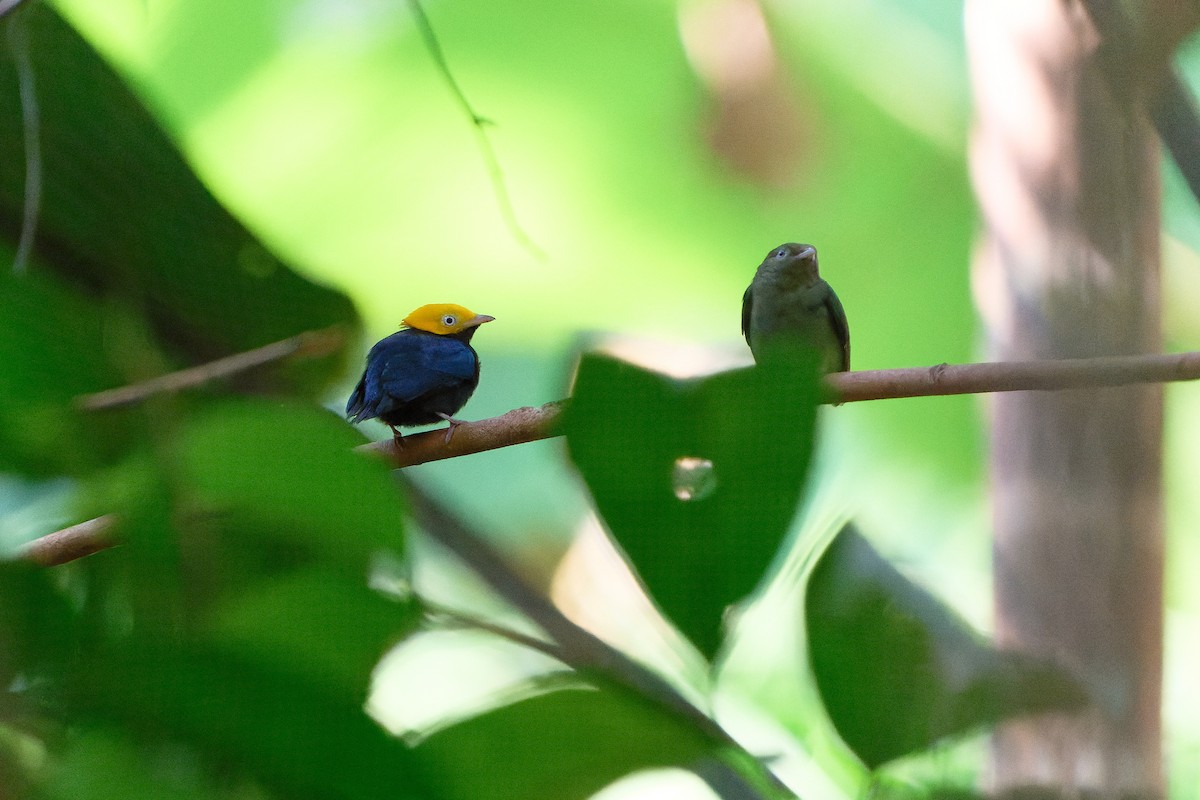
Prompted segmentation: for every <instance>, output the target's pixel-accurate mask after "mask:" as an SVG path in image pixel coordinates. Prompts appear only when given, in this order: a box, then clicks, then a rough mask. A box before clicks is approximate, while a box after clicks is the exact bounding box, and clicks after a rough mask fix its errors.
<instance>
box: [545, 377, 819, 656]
mask: <svg viewBox="0 0 1200 800" xmlns="http://www.w3.org/2000/svg"><path fill="white" fill-rule="evenodd" d="M815 378H816V372H815V370H814V369H813V368H812V364H811V363H809V362H807V361H804V360H800V361H791V362H788V361H782V362H773V363H771V364H767V365H762V366H759V367H756V368H753V369H742V370H735V371H732V372H725V373H721V374H718V375H714V376H712V377H708V378H704V379H698V380H686V381H683V380H676V379H673V378H669V377H667V376H665V375H662V374H659V373H655V372H650V371H647V370H644V369H641V368H639V367H636V366H634V365H632V364H629V363H626V362H623V361H619V360H617V359H614V358H610V357H607V356H601V355H586V356H584V358H583V360H582V361H581V363H580V365H579V372H578V376H577V378H576V382H575V391H574V395H573V400H572V403H571V406H570V408H569V411H568V418H567V444H568V447H569V450H570V454H571V458H572V459H573V460H574V461H575V464H576V466H578V467H579V471H580V472H581V473H582V474H583V477H584V480H585V481H587V485H588V488H589V489H590V490H591V493H592V497H593V498H594V499H595V502H596V508H597V510H598V511H599V512H600V515H601V516H602V517H603V518H604V521H605V523H606V524H607V525H608V528H609V530H610V531H612V533H613V535H614V536H615V537H616V539H617V542H618V543H619V544H620V546H621V548H623V549H624V551H625V553H626V555H628V557H629V558H630V560H631V561H632V562H633V566H634V567H635V568H636V570H637V574H638V575H639V576H640V577H641V579H642V581H644V583H645V585H646V587H647V589H648V590H649V592H650V594H651V596H652V597H653V598H654V600H655V601H656V602H657V603H658V604H659V606H660V607H661V608H662V610H663V611H664V612H665V613H666V614H667V616H668V617H669V618H670V619H671V620H672V621H674V622H675V624H676V625H678V626H679V628H680V630H682V631H683V633H684V634H685V635H686V636H688V638H689V639H691V641H692V642H693V643H694V644H695V645H696V646H697V647H698V648H700V650H701V652H703V653H704V654H705V655H706V656H707V657H710V658H711V657H712V656H714V655H715V654H716V652H717V650H718V648H719V647H720V644H721V642H722V636H723V631H722V619H723V616H724V614H725V611H726V609H727V608H728V607H729V605H730V604H732V603H736V602H737V601H739V600H741V599H742V598H744V597H745V596H746V595H747V594H749V593H750V592H751V591H752V590H753V589H754V587H755V586H756V584H758V582H759V581H760V580H761V579H762V577H763V574H764V572H765V571H766V569H767V567H768V565H769V564H770V563H771V560H772V557H773V556H774V555H775V553H776V551H777V550H778V548H779V546H780V543H781V542H782V540H783V537H784V534H785V532H786V531H787V529H788V525H789V523H790V522H791V519H792V516H793V514H794V513H795V510H796V505H797V503H798V502H799V500H800V496H801V492H802V491H803V488H804V478H805V474H806V472H807V469H808V463H809V457H810V452H811V449H812V440H813V426H814V420H815V413H816V405H817V391H818V388H817V382H816V379H815ZM679 459H700V460H702V461H701V462H700V464H699V466H696V463H697V462H695V461H693V462H686V461H684V462H680V461H679ZM703 461H707V462H711V465H712V466H711V471H708V469H707V467H706V465H705V464H704V463H703ZM681 496H682V497H683V498H685V499H681Z"/></svg>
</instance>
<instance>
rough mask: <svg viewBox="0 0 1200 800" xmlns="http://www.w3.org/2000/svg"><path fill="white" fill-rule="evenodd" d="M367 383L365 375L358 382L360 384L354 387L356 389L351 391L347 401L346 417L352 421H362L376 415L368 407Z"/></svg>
mask: <svg viewBox="0 0 1200 800" xmlns="http://www.w3.org/2000/svg"><path fill="white" fill-rule="evenodd" d="M366 383H367V381H366V376H364V377H363V379H362V380H360V381H359V382H358V386H355V387H354V391H353V392H351V393H350V399H349V400H347V401H346V418H347V419H348V420H350V421H351V422H362V421H363V420H367V419H371V417H373V416H375V415H374V414H372V413H370V411H368V409H367V386H366Z"/></svg>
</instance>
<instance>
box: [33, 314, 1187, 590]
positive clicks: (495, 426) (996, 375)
mask: <svg viewBox="0 0 1200 800" xmlns="http://www.w3.org/2000/svg"><path fill="white" fill-rule="evenodd" d="M317 333H318V334H319V333H321V332H317ZM307 335H311V334H303V335H302V336H307ZM299 338H301V337H293V339H291V340H285V341H287V342H291V341H293V340H294V339H299ZM277 344H283V342H279V343H277ZM272 346H273V345H268V346H267V347H272ZM260 349H265V348H260ZM251 352H252V353H253V352H256V351H251ZM293 352H295V351H293ZM242 355H248V354H246V353H243V354H242ZM214 363H217V362H214ZM197 369H200V368H197ZM173 374H179V373H173ZM1196 379H1200V352H1190V353H1176V354H1171V355H1151V356H1114V357H1111V358H1080V359H1067V360H1061V361H1009V362H997V363H984V364H955V365H952V364H940V365H938V366H936V367H915V368H909V369H884V370H870V371H866V372H842V373H837V374H834V375H830V376H828V377H827V378H826V382H827V383H828V385H829V388H830V395H831V398H832V400H833V401H836V402H839V403H855V402H859V401H862V400H889V399H896V398H901V397H931V396H937V395H951V394H982V393H988V392H1018V391H1052V390H1058V389H1082V388H1089V387H1097V388H1098V387H1104V386H1124V385H1127V384H1131V383H1161V382H1167V381H1191V380H1196ZM137 385H138V386H144V385H145V384H137ZM127 388H133V387H127ZM115 391H116V390H115ZM89 397H95V395H89ZM566 405H567V401H566V400H557V401H554V402H552V403H546V404H545V405H543V406H538V407H536V408H533V407H525V408H518V409H514V410H512V411H509V412H508V413H507V414H502V415H500V416H498V417H492V418H491V419H483V420H479V421H477V422H469V423H466V424H465V425H461V426H460V427H459V428H458V429H457V431H456V432H455V434H454V438H453V439H452V440H451V441H450V443H449V444H447V443H446V442H445V429H441V428H440V429H437V430H432V431H425V432H423V433H416V434H412V435H411V436H406V437H404V441H403V445H402V446H400V447H397V446H396V444H395V442H393V441H392V440H390V439H389V440H387V441H382V442H372V443H371V444H365V445H363V446H362V447H360V448H359V449H360V450H362V451H363V452H367V453H373V454H376V455H379V456H382V457H383V458H385V459H386V460H387V461H388V462H389V463H391V464H392V465H393V466H395V467H397V468H403V467H409V466H413V465H415V464H423V463H425V462H427V461H438V460H441V459H445V458H456V457H458V456H466V455H472V454H474V453H482V452H484V451H486V450H495V449H497V448H500V447H508V446H510V445H515V444H524V443H526V442H534V441H538V440H539V439H549V438H551V437H554V436H560V435H562V433H563V430H562V415H563V411H564V409H565V408H566ZM102 520H109V522H108V523H105V524H99V523H101V521H102ZM88 526H91V527H88ZM110 526H111V518H110V517H101V518H100V519H98V520H91V521H90V522H85V523H83V524H81V525H77V526H75V527H74V528H67V529H65V530H62V531H58V532H56V533H51V534H48V535H46V536H44V537H42V538H41V539H38V540H37V541H36V542H34V543H33V544H31V545H30V549H29V550H27V551H26V557H27V558H31V559H32V560H34V561H36V562H37V563H39V564H46V565H48V566H52V565H55V564H65V563H66V562H68V561H72V560H74V559H76V558H82V557H83V556H85V555H89V554H91V553H93V552H96V551H97V550H103V549H104V548H105V547H110V546H112V544H113V543H114V542H113V540H112V539H111V538H110V534H109V531H108V529H109V527H110ZM68 533H69V534H70V535H66V534H68ZM59 537H61V538H59ZM92 537H95V538H96V541H95V543H93V544H87V542H88V541H89V539H90V538H92ZM88 547H91V548H92V549H88ZM35 548H36V552H37V553H38V555H37V556H36V557H34V556H33V555H31V553H33V552H34V551H35Z"/></svg>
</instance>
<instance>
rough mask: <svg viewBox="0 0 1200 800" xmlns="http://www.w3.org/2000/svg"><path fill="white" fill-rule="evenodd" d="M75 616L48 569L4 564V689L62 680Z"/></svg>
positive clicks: (0, 577)
mask: <svg viewBox="0 0 1200 800" xmlns="http://www.w3.org/2000/svg"><path fill="white" fill-rule="evenodd" d="M76 623H77V619H76V615H75V614H74V612H73V611H72V610H71V607H70V605H69V604H68V603H67V601H66V599H65V598H64V597H63V594H62V592H60V591H59V590H58V589H57V588H55V586H54V585H53V582H52V577H51V575H50V573H48V572H47V571H46V570H45V569H44V568H42V567H38V566H34V565H33V564H23V563H17V562H0V683H2V684H3V685H4V686H5V687H7V688H8V691H10V692H11V691H12V687H13V681H14V679H15V678H17V677H18V676H20V682H21V683H25V684H28V683H30V682H36V681H37V680H38V679H39V678H44V677H46V676H47V673H48V672H52V673H55V674H57V673H58V672H60V671H61V669H62V667H63V665H64V664H65V662H66V660H67V659H68V658H69V657H70V655H71V654H72V652H73V646H74V640H75V636H76V635H77V628H76Z"/></svg>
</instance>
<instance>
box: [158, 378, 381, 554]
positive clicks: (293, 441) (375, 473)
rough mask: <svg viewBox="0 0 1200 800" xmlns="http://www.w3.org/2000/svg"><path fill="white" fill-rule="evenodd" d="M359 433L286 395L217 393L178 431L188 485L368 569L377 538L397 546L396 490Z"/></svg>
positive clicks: (261, 525) (229, 511) (244, 516)
mask: <svg viewBox="0 0 1200 800" xmlns="http://www.w3.org/2000/svg"><path fill="white" fill-rule="evenodd" d="M359 444H362V437H361V436H360V435H359V434H358V433H356V432H355V431H354V430H353V429H352V428H351V427H350V426H349V425H347V424H346V423H345V422H343V421H342V420H340V419H338V418H337V417H334V416H333V415H332V414H329V413H327V412H325V411H321V410H315V409H312V408H309V407H305V406H299V405H294V404H290V403H267V402H262V401H242V402H230V403H224V404H221V405H219V406H216V407H215V408H213V409H210V410H209V411H208V412H207V413H204V414H200V415H198V416H197V418H196V419H195V420H194V421H191V422H190V423H189V424H188V425H187V427H186V428H185V429H184V431H183V432H182V435H181V444H180V455H181V460H182V466H183V472H184V475H185V477H186V480H187V483H188V485H189V486H190V487H191V489H192V491H194V492H195V493H196V495H197V496H198V500H199V502H200V503H201V504H202V505H203V506H205V507H207V508H209V509H211V510H214V511H220V512H222V514H224V515H233V518H234V520H233V522H234V523H235V524H236V523H237V522H238V521H241V522H242V523H245V524H246V525H247V526H248V527H249V529H251V530H259V531H264V532H268V531H269V532H270V535H271V536H273V537H275V538H277V539H280V540H282V541H284V542H288V543H290V544H291V545H293V546H295V545H304V546H306V547H308V548H312V549H316V550H318V551H320V552H322V553H324V554H325V555H326V557H328V558H331V559H333V560H334V561H336V562H339V563H344V564H351V565H352V566H355V567H357V568H358V569H359V570H360V574H365V565H366V560H367V558H368V557H369V556H370V555H371V553H373V552H375V551H376V550H379V549H381V548H386V549H389V550H391V551H392V552H394V553H396V554H400V553H403V551H404V538H403V529H404V519H403V508H402V506H401V501H400V496H399V493H398V492H397V491H396V488H395V485H394V484H393V482H392V479H391V476H390V472H389V469H388V467H387V465H385V464H384V463H383V462H382V461H379V460H376V459H373V458H371V457H369V456H365V455H363V454H360V453H355V452H354V447H355V446H356V445H359Z"/></svg>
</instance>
